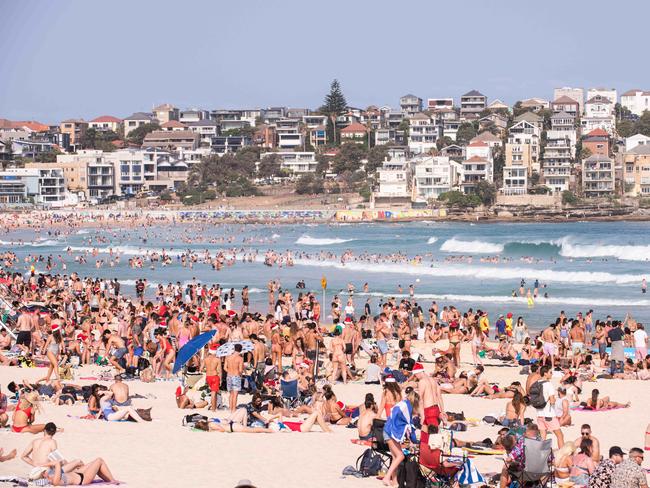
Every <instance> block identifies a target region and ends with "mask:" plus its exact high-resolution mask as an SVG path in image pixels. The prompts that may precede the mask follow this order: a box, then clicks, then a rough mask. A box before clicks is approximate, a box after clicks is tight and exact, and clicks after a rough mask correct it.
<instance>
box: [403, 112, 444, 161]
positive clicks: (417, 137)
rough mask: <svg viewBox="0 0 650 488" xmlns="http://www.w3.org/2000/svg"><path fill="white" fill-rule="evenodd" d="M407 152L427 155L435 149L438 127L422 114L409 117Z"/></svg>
mask: <svg viewBox="0 0 650 488" xmlns="http://www.w3.org/2000/svg"><path fill="white" fill-rule="evenodd" d="M408 120H409V136H408V146H409V150H410V151H411V152H412V153H414V154H423V153H428V152H429V151H431V149H434V148H435V147H436V140H437V139H438V127H437V126H436V124H435V122H434V120H433V119H432V118H431V117H430V116H429V115H427V114H425V113H424V112H421V113H417V114H414V115H411V116H410V117H409V119H408Z"/></svg>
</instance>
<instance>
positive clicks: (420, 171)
mask: <svg viewBox="0 0 650 488" xmlns="http://www.w3.org/2000/svg"><path fill="white" fill-rule="evenodd" d="M412 164H413V167H414V176H413V200H414V201H417V202H427V201H429V200H431V199H435V200H437V199H438V197H439V196H440V195H441V194H442V193H445V192H448V191H452V190H455V189H457V188H459V185H460V180H461V174H462V170H463V165H462V164H460V163H458V162H457V161H454V160H453V159H450V158H449V157H447V156H424V157H420V158H418V159H415V160H414V161H413V163H412Z"/></svg>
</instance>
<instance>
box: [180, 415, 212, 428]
mask: <svg viewBox="0 0 650 488" xmlns="http://www.w3.org/2000/svg"><path fill="white" fill-rule="evenodd" d="M201 420H203V421H206V422H207V420H208V417H206V416H205V415H201V414H200V413H191V414H189V415H186V416H185V417H183V420H182V422H181V425H183V426H186V425H189V426H192V427H193V426H194V424H196V423H197V422H199V421H201Z"/></svg>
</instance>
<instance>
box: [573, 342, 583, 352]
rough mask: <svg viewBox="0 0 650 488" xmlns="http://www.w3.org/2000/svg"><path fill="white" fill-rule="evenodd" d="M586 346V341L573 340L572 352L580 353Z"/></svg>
mask: <svg viewBox="0 0 650 488" xmlns="http://www.w3.org/2000/svg"><path fill="white" fill-rule="evenodd" d="M584 347H585V343H584V342H573V343H572V344H571V352H572V353H573V354H578V353H579V352H580V351H582V350H583V349H584Z"/></svg>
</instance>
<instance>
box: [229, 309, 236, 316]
mask: <svg viewBox="0 0 650 488" xmlns="http://www.w3.org/2000/svg"><path fill="white" fill-rule="evenodd" d="M235 315H237V312H235V311H234V310H228V316H229V317H234V316H235Z"/></svg>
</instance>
